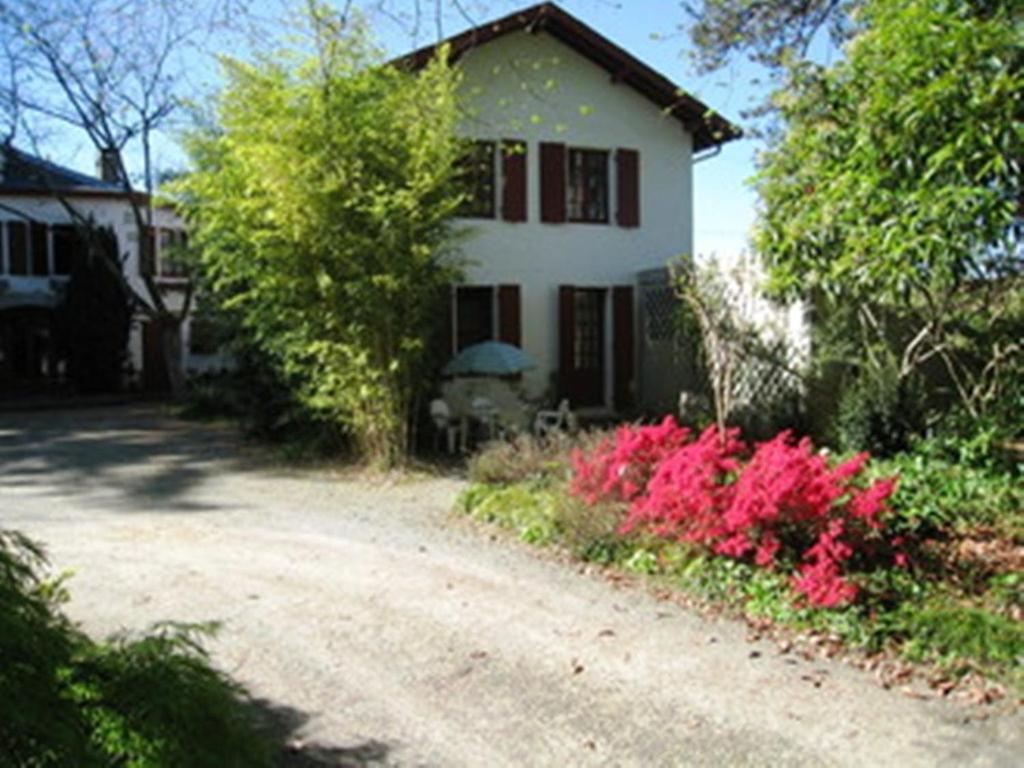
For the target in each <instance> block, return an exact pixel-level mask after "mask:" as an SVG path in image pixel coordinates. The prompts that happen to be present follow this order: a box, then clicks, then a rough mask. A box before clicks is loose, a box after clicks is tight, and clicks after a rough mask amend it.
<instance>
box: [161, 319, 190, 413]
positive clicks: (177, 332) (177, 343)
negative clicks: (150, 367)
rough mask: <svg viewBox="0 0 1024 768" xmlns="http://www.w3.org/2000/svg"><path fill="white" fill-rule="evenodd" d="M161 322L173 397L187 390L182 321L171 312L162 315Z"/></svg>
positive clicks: (169, 382)
mask: <svg viewBox="0 0 1024 768" xmlns="http://www.w3.org/2000/svg"><path fill="white" fill-rule="evenodd" d="M159 322H160V334H161V337H162V338H161V341H162V344H161V347H162V348H163V357H164V367H165V369H166V371H167V383H168V385H169V386H170V394H171V397H173V398H178V397H181V395H182V393H183V392H184V391H185V357H184V351H183V349H182V343H181V325H182V323H181V319H180V318H179V317H177V316H175V315H171V314H168V315H164V316H162V317H161V318H160V320H159Z"/></svg>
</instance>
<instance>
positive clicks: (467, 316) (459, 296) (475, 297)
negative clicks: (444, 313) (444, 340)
mask: <svg viewBox="0 0 1024 768" xmlns="http://www.w3.org/2000/svg"><path fill="white" fill-rule="evenodd" d="M494 315H495V312H494V286H492V285H460V286H458V287H457V288H456V289H455V351H456V352H461V351H462V350H463V349H465V348H466V347H469V346H471V345H473V344H479V343H480V342H482V341H489V340H490V339H493V338H495V331H496V328H495V322H494Z"/></svg>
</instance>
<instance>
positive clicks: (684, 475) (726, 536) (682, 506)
mask: <svg viewBox="0 0 1024 768" xmlns="http://www.w3.org/2000/svg"><path fill="white" fill-rule="evenodd" d="M867 460H868V455H867V454H860V455H858V456H855V457H854V458H852V459H850V460H849V461H846V462H843V463H842V464H838V465H836V466H830V464H829V462H828V460H827V459H826V458H825V457H824V456H822V455H821V454H819V453H817V452H816V451H815V450H814V447H813V445H812V444H811V442H810V440H808V439H807V438H804V439H802V440H795V439H794V437H793V435H792V434H790V433H789V432H782V433H780V434H779V435H777V436H776V437H775V438H774V439H772V440H769V441H767V442H764V443H760V444H758V445H756V446H755V448H754V450H753V451H752V452H751V450H750V449H749V447H748V446H747V445H745V444H744V443H743V442H742V441H741V440H740V439H739V433H738V431H737V430H728V431H727V432H726V433H725V434H721V433H719V432H718V430H717V429H716V428H715V427H709V428H708V429H706V430H705V431H704V432H702V433H701V434H700V435H699V436H698V437H697V438H696V439H691V433H690V431H689V430H687V429H685V428H683V427H679V426H678V425H677V424H676V423H675V421H674V420H673V419H672V418H671V417H668V418H666V419H665V421H663V422H662V423H661V424H660V425H658V426H652V427H622V428H620V429H619V430H618V432H616V434H615V438H614V440H606V441H604V442H603V443H601V444H599V445H598V447H597V448H596V449H595V450H594V451H593V452H592V453H591V454H590V455H589V456H587V455H584V454H582V453H580V452H575V453H574V455H573V457H572V463H573V469H574V478H573V483H572V492H573V493H574V494H576V495H577V496H579V497H580V498H582V499H584V500H585V501H587V502H588V503H590V504H593V503H596V502H597V501H601V500H614V501H620V502H625V503H626V504H628V512H627V514H626V519H625V521H624V522H623V524H622V527H621V531H622V532H623V533H628V532H629V531H631V530H635V529H644V530H648V531H650V532H652V533H654V534H656V535H659V536H663V537H667V538H672V539H676V540H679V541H688V542H693V543H696V544H699V545H702V546H705V547H707V548H708V549H709V550H711V551H712V552H715V553H717V554H721V555H727V556H729V557H734V558H737V559H751V560H753V562H755V563H756V564H757V565H760V566H763V567H767V568H774V567H776V566H777V565H778V563H779V561H780V560H784V561H787V562H789V563H791V564H792V565H794V566H795V567H796V569H797V575H796V576H795V578H794V586H795V587H796V589H797V590H798V591H800V592H801V593H803V594H804V595H806V597H807V599H808V600H809V601H810V602H811V603H812V604H813V605H818V606H826V607H827V606H837V605H843V604H846V603H849V602H851V601H853V600H855V599H856V597H857V587H856V585H854V584H851V583H850V582H849V581H848V580H847V578H846V577H845V575H844V571H845V566H846V565H847V564H848V561H850V559H851V558H852V557H853V556H854V554H855V553H856V552H857V550H858V549H860V548H863V547H864V546H865V544H866V542H867V541H868V539H869V538H872V537H875V538H878V537H879V535H880V531H881V529H882V527H883V523H882V515H883V513H884V512H885V511H886V502H887V500H888V499H889V497H890V496H891V495H892V493H893V491H894V490H895V486H896V481H895V478H890V479H886V480H878V481H876V482H874V483H872V484H870V485H865V484H864V483H863V482H859V480H860V477H861V476H862V474H863V471H864V467H865V464H866V463H867Z"/></svg>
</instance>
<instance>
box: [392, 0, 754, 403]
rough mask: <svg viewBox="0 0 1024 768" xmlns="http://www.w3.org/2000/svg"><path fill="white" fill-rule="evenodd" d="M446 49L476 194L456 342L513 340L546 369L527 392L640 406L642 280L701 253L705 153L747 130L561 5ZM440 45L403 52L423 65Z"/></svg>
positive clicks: (457, 305) (456, 345)
mask: <svg viewBox="0 0 1024 768" xmlns="http://www.w3.org/2000/svg"><path fill="white" fill-rule="evenodd" d="M446 43H447V44H448V45H450V46H451V54H452V56H453V57H454V58H455V60H457V62H458V66H459V67H460V69H461V70H462V72H463V78H464V79H463V83H462V86H461V87H462V89H463V99H462V101H463V104H464V105H465V108H466V117H465V119H464V121H463V125H462V131H463V133H464V135H465V136H467V137H468V138H471V139H474V140H476V145H475V146H476V152H475V157H474V158H473V163H472V164H471V165H470V166H469V167H468V168H467V174H469V175H470V176H471V177H472V179H473V186H474V189H475V190H476V192H477V194H476V196H475V199H474V200H473V201H472V204H471V205H470V206H468V208H467V211H466V216H465V218H463V219H462V220H461V223H462V224H463V225H464V226H465V227H468V228H470V229H471V230H472V232H471V233H470V236H469V237H468V239H467V241H466V242H465V244H464V246H463V252H464V254H465V255H466V256H467V257H468V261H469V264H468V269H467V272H466V281H465V284H462V285H458V286H454V287H453V289H452V301H451V307H450V312H449V314H450V327H449V329H448V333H447V334H446V338H448V339H450V349H449V351H450V352H455V351H458V350H460V349H462V348H463V347H465V346H467V345H469V344H472V343H475V342H478V341H481V340H486V339H491V338H496V339H500V340H503V341H507V342H510V343H513V344H516V345H519V346H521V347H522V348H523V349H524V350H525V351H526V352H528V353H529V354H531V355H532V356H533V357H534V358H536V360H537V361H538V362H539V367H538V368H537V369H536V370H533V371H531V372H529V373H527V374H526V376H525V378H524V385H525V388H526V390H527V392H528V394H530V395H532V396H535V397H537V396H542V395H547V396H548V397H549V398H552V399H554V398H556V397H567V398H568V399H569V400H570V402H571V403H572V405H573V407H574V408H597V409H611V408H617V409H623V408H627V407H629V406H630V405H631V404H632V402H633V400H634V398H635V394H636V371H637V343H636V335H637V306H636V304H637V302H636V300H635V294H636V283H637V279H638V273H640V272H641V271H645V270H650V269H651V268H656V267H664V266H665V264H666V262H668V261H669V260H670V259H672V258H673V257H676V256H678V255H680V254H684V253H691V252H692V248H693V178H692V168H693V163H694V157H695V156H696V155H698V153H702V152H704V151H706V150H712V151H713V150H715V149H716V148H717V147H719V146H720V145H721V144H723V143H725V142H727V141H729V140H731V139H734V138H737V137H738V136H739V135H740V132H739V130H738V129H737V128H736V127H735V126H733V125H732V124H730V123H729V122H728V121H726V120H725V119H723V118H721V117H719V116H717V115H716V114H714V113H713V111H712V110H710V109H709V108H708V107H707V106H705V105H704V104H702V103H700V102H699V101H697V100H696V99H694V98H693V97H691V96H689V95H687V94H686V93H685V91H683V90H682V89H680V88H679V87H678V86H676V85H675V84H673V83H672V82H670V81H669V80H667V79H666V78H665V77H664V76H662V75H661V74H659V73H658V72H656V71H654V70H653V69H652V68H650V67H649V66H647V65H646V64H644V63H643V62H641V61H639V60H638V59H637V58H635V57H634V56H632V55H631V54H629V53H628V52H626V51H624V50H622V49H621V48H620V47H618V46H616V45H615V44H614V43H612V42H611V41H609V40H608V39H606V38H604V37H602V36H601V35H600V34H598V33H597V32H595V31H594V30H593V29H591V28H589V27H587V26H586V25H585V24H583V23H582V22H580V21H579V20H578V19H576V18H574V17H573V16H571V15H570V14H568V13H566V12H565V11H563V10H561V9H560V8H559V7H558V6H556V5H554V4H552V3H542V4H540V5H536V6H533V7H531V8H528V9H526V10H523V11H520V12H517V13H514V14H512V15H510V16H507V17H506V18H503V19H500V20H499V21H496V22H491V23H488V24H486V25H483V26H481V27H478V28H475V29H471V30H469V31H467V32H465V33H463V34H460V35H458V36H456V37H453V38H451V39H449V40H447V41H446ZM433 51H434V49H433V48H424V49H421V50H419V51H416V52H414V53H412V54H409V55H408V56H406V57H404V58H403V59H402V60H400V61H402V62H403V63H405V64H407V65H409V66H411V67H419V66H422V65H423V64H424V63H425V62H426V61H428V60H429V58H430V56H431V55H433Z"/></svg>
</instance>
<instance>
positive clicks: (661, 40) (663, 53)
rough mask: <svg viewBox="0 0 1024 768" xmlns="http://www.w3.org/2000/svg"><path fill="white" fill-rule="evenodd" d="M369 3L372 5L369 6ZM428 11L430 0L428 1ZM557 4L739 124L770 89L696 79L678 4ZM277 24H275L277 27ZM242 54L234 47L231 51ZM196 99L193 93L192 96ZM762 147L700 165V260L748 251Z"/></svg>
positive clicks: (458, 21) (473, 6) (171, 153)
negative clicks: (752, 180) (753, 178)
mask: <svg viewBox="0 0 1024 768" xmlns="http://www.w3.org/2000/svg"><path fill="white" fill-rule="evenodd" d="M390 2H391V3H392V6H391V7H392V8H393V9H398V10H399V11H402V10H406V9H411V8H412V7H413V0H390ZM368 4H370V3H368ZM532 4H533V3H531V2H528V1H527V2H516V1H515V0H463V7H464V8H465V9H466V10H467V11H468V12H469V14H470V16H471V17H472V18H473V20H474V21H476V22H477V23H481V22H484V21H487V20H489V19H494V18H498V17H500V16H504V15H506V14H508V13H510V12H512V11H513V10H516V9H519V8H524V7H527V6H529V5H532ZM423 5H424V6H429V5H431V0H423ZM559 5H561V7H562V8H564V9H565V10H566V11H568V12H569V13H571V14H573V15H574V16H576V17H577V18H579V19H581V20H582V21H583V22H584V23H586V24H588V25H589V26H591V27H593V28H594V29H596V30H597V31H598V32H600V33H601V34H602V35H604V36H606V37H608V38H609V39H611V40H612V41H613V42H615V43H616V44H618V45H619V46H621V47H622V48H625V49H626V50H628V51H630V52H631V53H633V54H634V55H635V56H637V57H638V58H640V59H641V60H643V61H644V62H646V63H647V64H649V65H650V66H652V67H654V68H655V69H657V70H659V71H660V72H661V73H663V74H664V75H665V76H666V77H668V78H669V79H670V80H672V81H673V82H675V83H677V84H679V85H680V86H681V87H682V88H684V89H685V90H687V91H688V92H689V93H691V94H692V95H694V96H696V97H697V98H698V99H700V100H701V101H703V102H704V103H705V104H707V105H708V106H710V107H712V108H714V109H715V110H717V111H718V112H720V113H721V114H723V115H724V116H726V117H727V118H729V119H731V120H733V121H734V122H738V123H740V124H741V125H742V121H741V119H740V113H741V111H742V110H744V109H745V108H747V107H749V106H750V105H751V103H752V101H754V100H757V99H759V98H762V97H763V96H764V93H765V91H764V90H763V89H764V88H765V87H766V86H764V85H762V86H760V88H759V87H758V86H756V85H753V84H752V83H751V80H752V79H753V78H754V77H755V75H756V74H757V73H756V72H755V71H754V70H753V69H752V68H751V67H750V66H749V65H742V66H737V67H733V68H732V69H729V70H725V71H722V72H718V73H715V74H713V75H709V76H702V77H697V76H696V75H695V74H694V72H693V69H692V67H691V66H690V62H689V60H688V58H687V52H688V50H689V40H688V37H687V35H686V33H685V30H684V25H685V23H686V21H687V18H686V14H685V12H684V11H683V9H682V8H681V7H680V4H679V1H678V0H619V1H616V0H560V2H559ZM288 7H291V8H294V7H295V5H294V3H292V2H289V0H256V2H254V3H252V4H251V6H250V8H251V9H252V10H253V11H254V12H256V13H262V15H263V16H264V17H266V18H270V19H274V18H280V15H281V13H282V9H283V8H288ZM370 20H371V22H372V27H373V29H374V32H375V34H376V35H377V37H378V40H379V42H380V43H381V44H382V45H383V46H384V47H385V49H386V51H387V52H388V53H389V54H399V53H403V52H405V51H408V50H410V49H411V48H412V47H414V46H415V44H417V43H418V44H421V45H422V44H426V43H431V42H434V41H435V40H436V27H435V25H434V23H433V19H432V18H430V19H429V20H428V21H426V22H425V23H424V25H423V28H422V29H421V32H420V36H419V39H418V40H413V39H412V38H411V36H410V28H409V26H408V25H407V24H400V23H398V22H397V21H395V20H394V19H392V18H388V17H387V16H383V15H379V14H378V15H376V16H373V17H371V19H370ZM443 24H444V26H443V31H444V34H445V35H446V36H447V35H450V34H455V33H457V32H459V31H461V30H462V29H465V28H466V26H467V25H468V23H467V21H466V20H465V19H464V18H463V17H462V16H461V15H460V14H458V13H456V12H455V11H454V10H451V9H450V10H449V12H448V13H447V14H446V15H445V17H444V19H443ZM279 27H280V25H278V28H279ZM228 46H234V47H231V52H232V53H237V52H238V47H237V42H235V43H231V44H228ZM188 69H189V70H190V78H189V79H190V81H192V82H191V83H190V87H193V88H194V89H195V90H196V91H202V90H205V89H206V88H205V87H204V86H208V84H209V83H210V81H211V80H212V79H213V78H214V75H213V73H214V72H215V70H216V67H215V66H214V65H213V62H212V60H207V61H204V62H200V61H198V60H195V59H193V60H192V61H190V62H189V67H188ZM189 95H191V94H189ZM59 144H60V145H59V146H58V145H57V144H56V143H55V142H50V143H49V144H48V146H47V149H50V150H51V152H49V153H48V155H49V156H50V157H52V159H54V160H56V161H58V162H64V163H67V164H69V165H72V166H74V167H77V168H79V169H81V170H83V171H87V172H92V171H94V170H95V168H94V165H95V163H94V157H93V156H94V152H93V151H92V149H91V146H90V145H89V144H88V142H87V141H86V140H85V139H84V138H82V137H70V136H69V137H67V141H64V140H63V138H62V140H61V141H60V142H59ZM756 149H757V143H756V142H755V141H754V140H751V139H742V140H739V141H734V142H731V143H729V144H727V145H726V146H725V147H724V148H723V150H722V152H721V154H719V155H718V156H716V157H714V158H711V159H708V160H706V161H704V162H701V163H700V164H698V165H697V166H696V168H695V173H694V226H695V232H694V234H695V238H694V241H695V249H696V251H697V253H699V254H705V255H707V254H712V253H714V254H718V255H720V256H730V255H735V254H736V253H738V252H739V251H741V250H743V249H744V248H745V247H746V240H747V236H748V234H749V230H750V226H751V224H752V222H753V219H754V206H755V196H754V194H753V192H752V191H751V189H750V188H749V187H748V186H747V184H746V180H747V179H748V178H749V177H750V175H751V174H752V173H753V172H754V154H755V151H756ZM155 160H156V163H157V166H158V167H163V168H180V167H181V166H182V164H183V162H184V158H183V156H182V154H181V152H180V150H178V148H177V147H176V146H175V145H174V144H173V143H172V142H171V141H170V140H164V141H161V142H159V143H158V144H157V145H156V148H155Z"/></svg>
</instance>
